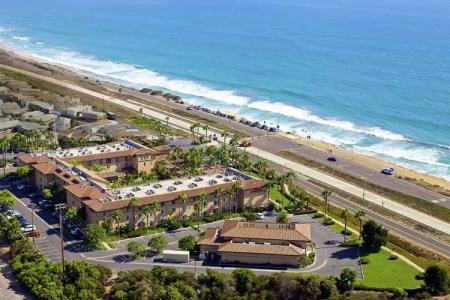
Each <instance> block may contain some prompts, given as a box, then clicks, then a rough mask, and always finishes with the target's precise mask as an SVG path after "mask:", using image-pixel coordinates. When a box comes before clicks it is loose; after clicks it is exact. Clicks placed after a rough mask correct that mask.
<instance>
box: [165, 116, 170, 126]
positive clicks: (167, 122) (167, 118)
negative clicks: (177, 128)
mask: <svg viewBox="0 0 450 300" xmlns="http://www.w3.org/2000/svg"><path fill="white" fill-rule="evenodd" d="M169 119H170V118H169V117H166V127H167V128H169Z"/></svg>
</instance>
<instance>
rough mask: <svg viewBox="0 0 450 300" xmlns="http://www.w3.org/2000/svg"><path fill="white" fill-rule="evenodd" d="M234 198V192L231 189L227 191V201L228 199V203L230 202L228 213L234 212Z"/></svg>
mask: <svg viewBox="0 0 450 300" xmlns="http://www.w3.org/2000/svg"><path fill="white" fill-rule="evenodd" d="M233 197H234V191H233V190H232V189H231V188H230V189H228V190H226V191H225V199H226V202H228V211H232V208H231V204H232V202H231V200H232V199H233Z"/></svg>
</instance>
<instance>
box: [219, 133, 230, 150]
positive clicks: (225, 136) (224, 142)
mask: <svg viewBox="0 0 450 300" xmlns="http://www.w3.org/2000/svg"><path fill="white" fill-rule="evenodd" d="M220 136H222V137H223V146H224V147H225V149H226V148H227V146H226V145H227V144H226V142H227V137H228V130H226V129H225V130H224V131H222V134H221V135H220Z"/></svg>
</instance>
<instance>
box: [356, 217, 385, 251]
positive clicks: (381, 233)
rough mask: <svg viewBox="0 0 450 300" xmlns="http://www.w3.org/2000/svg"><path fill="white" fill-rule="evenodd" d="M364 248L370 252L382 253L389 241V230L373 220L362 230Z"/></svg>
mask: <svg viewBox="0 0 450 300" xmlns="http://www.w3.org/2000/svg"><path fill="white" fill-rule="evenodd" d="M362 238H363V246H364V247H365V248H366V249H368V250H370V251H377V252H378V251H380V249H381V247H382V246H384V245H386V243H387V241H388V230H387V229H385V228H383V226H382V225H379V224H377V223H375V221H373V220H369V221H367V222H366V223H365V224H364V226H363V230H362Z"/></svg>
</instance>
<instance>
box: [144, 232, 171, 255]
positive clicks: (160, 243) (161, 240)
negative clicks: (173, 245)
mask: <svg viewBox="0 0 450 300" xmlns="http://www.w3.org/2000/svg"><path fill="white" fill-rule="evenodd" d="M167 245H168V242H167V239H166V238H165V237H164V236H162V235H157V236H155V237H154V238H152V239H151V240H150V241H149V242H148V247H149V248H150V250H152V251H154V252H156V253H161V252H162V251H163V250H165V249H167Z"/></svg>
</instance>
